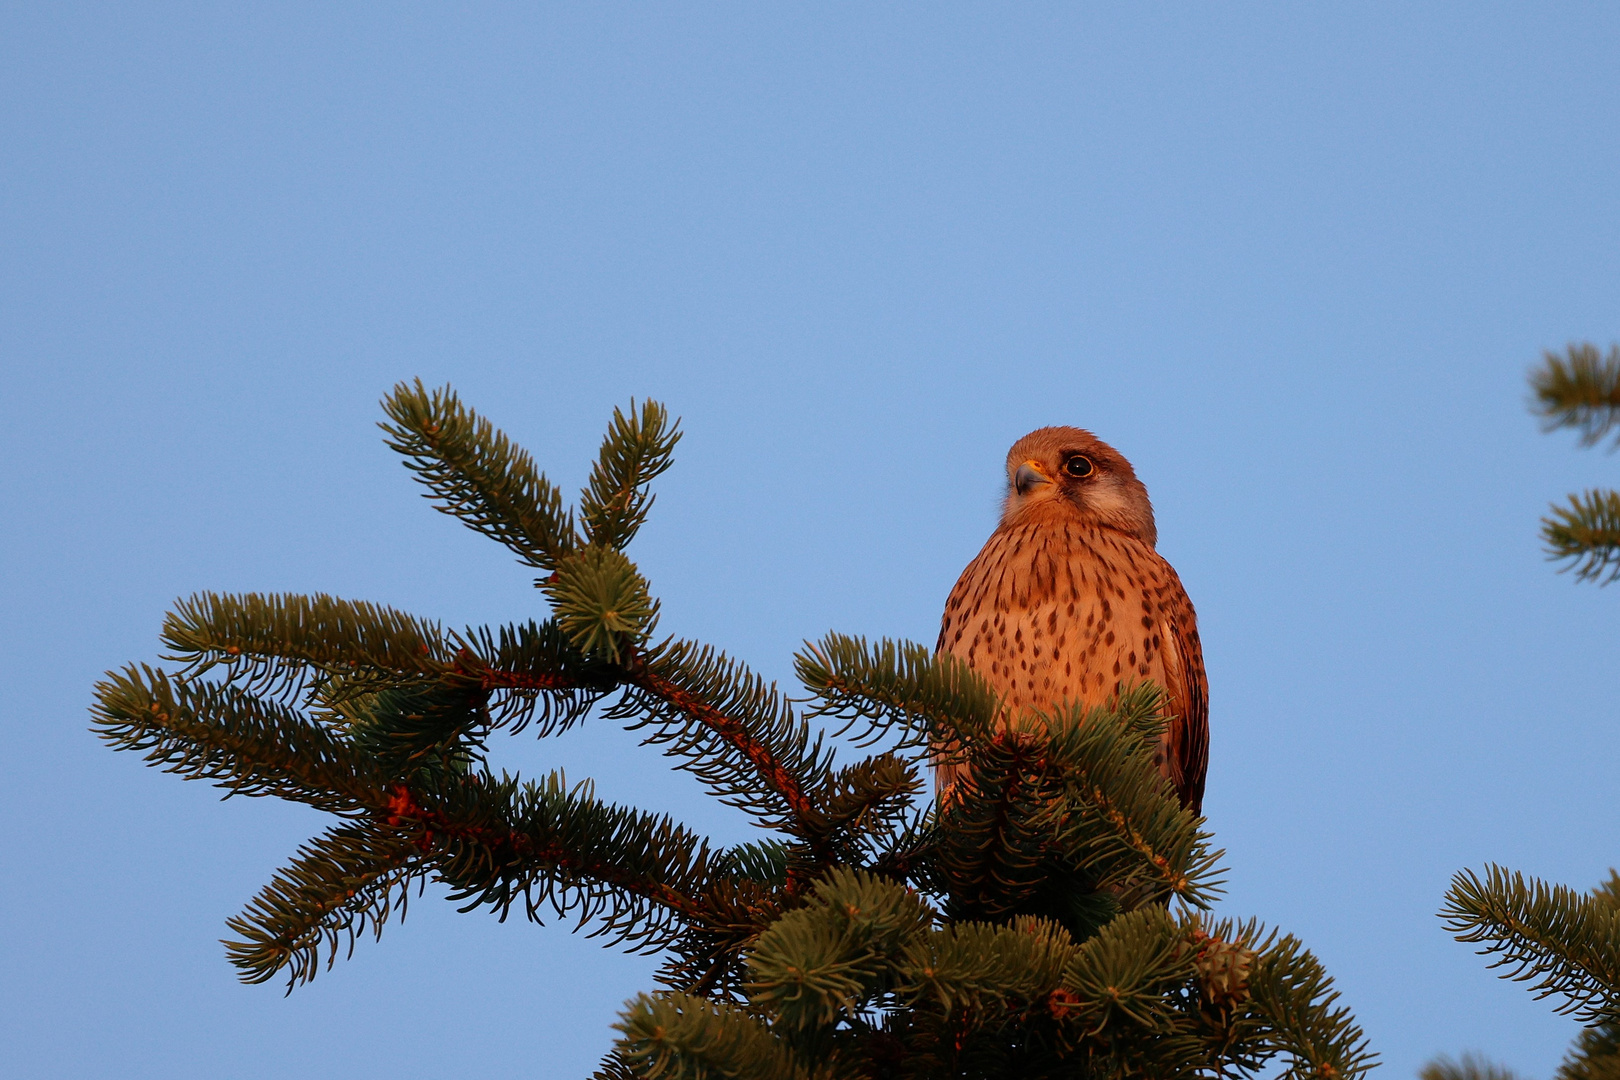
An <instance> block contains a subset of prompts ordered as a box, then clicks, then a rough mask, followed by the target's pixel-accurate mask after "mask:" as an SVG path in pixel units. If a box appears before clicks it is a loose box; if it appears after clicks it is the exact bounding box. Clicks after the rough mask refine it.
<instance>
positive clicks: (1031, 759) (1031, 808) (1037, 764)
mask: <svg viewBox="0 0 1620 1080" xmlns="http://www.w3.org/2000/svg"><path fill="white" fill-rule="evenodd" d="M1155 694H1156V691H1155V690H1154V689H1153V688H1151V687H1143V688H1139V689H1137V690H1136V691H1133V692H1132V693H1128V694H1126V695H1124V696H1123V697H1122V698H1121V700H1120V703H1119V704H1117V705H1116V707H1115V708H1112V709H1108V708H1097V709H1083V708H1074V709H1071V710H1069V711H1067V712H1065V713H1064V714H1062V715H1060V716H1058V717H1047V716H1044V715H1042V714H1039V713H1028V714H1026V715H1024V716H1023V717H1021V718H1020V719H1019V720H1018V721H1017V722H1016V723H1015V724H1014V725H1013V727H1012V728H1011V729H1010V730H1008V731H1006V732H1003V733H1002V734H1000V735H997V736H996V737H995V738H994V739H992V740H990V741H989V742H988V743H985V744H983V745H982V746H973V745H970V746H968V747H966V748H965V750H964V752H963V754H962V757H961V760H962V763H963V766H964V768H965V770H966V771H965V774H964V775H965V780H964V781H963V783H962V784H961V785H960V787H961V789H962V792H961V797H960V798H959V799H958V800H956V801H954V802H953V803H952V804H950V805H948V806H946V807H944V808H943V809H942V811H941V814H940V827H939V829H938V831H937V834H936V835H937V837H938V844H939V849H938V850H939V854H938V864H937V865H938V872H939V874H940V875H941V877H940V879H939V883H938V884H939V887H943V888H945V889H946V891H948V892H949V893H950V894H951V895H952V896H953V898H954V900H953V906H952V907H951V914H952V916H953V917H957V918H999V917H1004V916H1006V915H1008V914H1011V913H1014V912H1019V911H1027V910H1030V909H1029V907H1028V905H1030V904H1034V905H1036V908H1037V910H1040V911H1042V912H1044V913H1047V914H1050V915H1052V916H1053V917H1058V918H1062V919H1064V920H1065V922H1066V924H1067V925H1069V926H1070V928H1071V930H1075V931H1076V932H1080V931H1082V930H1083V926H1082V925H1081V923H1080V922H1074V921H1071V918H1072V917H1078V918H1080V919H1081V920H1085V919H1087V918H1088V916H1087V915H1086V911H1085V909H1086V907H1087V905H1086V903H1085V902H1083V901H1080V902H1081V905H1082V906H1081V907H1080V908H1075V907H1074V905H1075V903H1076V902H1077V901H1079V897H1080V895H1081V894H1084V893H1092V894H1096V893H1100V892H1106V893H1108V894H1109V895H1111V896H1112V897H1113V898H1114V900H1115V901H1117V902H1118V903H1119V904H1121V905H1123V906H1124V907H1125V908H1126V909H1127V910H1128V909H1130V908H1134V907H1137V906H1140V905H1142V904H1146V903H1151V902H1160V903H1162V902H1165V901H1167V900H1169V899H1170V898H1171V897H1179V898H1180V899H1181V900H1182V901H1183V902H1185V903H1188V904H1191V905H1193V906H1195V907H1204V906H1207V905H1208V904H1209V903H1210V902H1211V900H1212V899H1213V897H1214V896H1215V895H1216V894H1217V893H1218V892H1219V881H1218V880H1216V879H1214V878H1213V877H1212V875H1213V874H1214V873H1215V872H1216V867H1217V864H1218V862H1219V859H1220V855H1221V853H1220V852H1218V851H1212V850H1211V849H1210V847H1209V843H1208V841H1209V837H1208V835H1207V834H1205V833H1204V832H1202V831H1201V830H1200V829H1199V823H1200V819H1198V818H1196V817H1194V816H1193V815H1192V814H1191V813H1189V812H1188V811H1186V810H1184V809H1183V808H1182V807H1181V805H1180V802H1179V801H1178V800H1177V799H1176V797H1175V794H1174V792H1173V791H1172V790H1171V789H1170V787H1169V785H1168V783H1167V782H1166V781H1165V779H1164V778H1163V777H1162V776H1161V775H1160V774H1159V772H1158V770H1157V768H1156V767H1155V765H1154V762H1153V758H1152V750H1151V748H1152V746H1153V745H1154V743H1155V742H1156V733H1157V732H1158V731H1161V730H1162V724H1163V719H1162V717H1160V716H1158V715H1157V712H1156V710H1155V711H1154V712H1153V713H1152V714H1144V708H1145V707H1146V706H1145V703H1146V702H1149V701H1157V700H1159V699H1158V698H1157V697H1155V696H1153V695H1155ZM1043 897H1044V899H1043ZM1053 905H1056V906H1053ZM1104 917H1106V913H1104Z"/></svg>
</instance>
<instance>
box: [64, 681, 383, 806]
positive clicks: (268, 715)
mask: <svg viewBox="0 0 1620 1080" xmlns="http://www.w3.org/2000/svg"><path fill="white" fill-rule="evenodd" d="M95 692H96V703H95V705H94V706H92V707H91V715H92V716H93V717H94V722H93V727H94V729H95V730H96V733H97V734H98V735H99V736H100V737H101V739H102V740H103V741H105V742H106V743H108V744H109V745H110V746H112V747H113V749H115V750H133V751H136V752H139V753H142V754H144V756H145V759H146V761H147V763H148V764H151V765H155V766H159V767H161V768H162V769H163V770H164V771H165V772H173V773H179V774H180V775H182V776H184V777H185V778H186V779H188V780H211V781H213V782H215V783H216V784H218V785H219V786H220V787H223V788H226V789H228V790H229V791H230V792H231V794H233V795H275V796H279V797H280V798H283V799H290V800H292V801H294V802H302V803H307V804H309V805H310V806H313V807H315V808H316V809H319V810H327V811H330V812H332V813H335V814H354V813H358V812H361V811H363V810H365V809H366V808H368V807H376V806H379V805H381V804H382V802H383V798H384V797H383V795H382V789H383V786H384V784H385V779H384V776H383V774H382V773H381V772H380V771H379V770H377V769H376V768H375V767H374V766H373V765H372V764H371V763H370V762H369V761H367V760H366V759H365V758H364V757H363V756H362V755H360V754H358V753H356V752H355V750H354V749H353V748H352V747H351V746H349V745H347V744H346V743H345V742H344V741H343V740H341V739H340V738H339V737H338V736H336V735H335V734H334V733H332V732H331V731H330V730H328V729H327V728H325V727H323V726H322V725H320V724H317V723H315V722H313V721H311V720H308V719H306V718H305V717H303V716H301V715H300V714H298V713H297V712H295V711H293V710H292V709H290V708H287V707H286V706H284V705H281V704H278V703H276V702H273V701H264V700H262V699H259V698H256V697H254V696H253V695H251V694H248V693H245V692H244V691H242V690H239V689H237V688H236V687H233V686H222V685H219V684H217V683H208V682H191V681H188V680H182V679H178V678H173V677H171V676H169V675H166V674H165V673H163V672H161V671H158V670H155V669H153V668H151V667H147V666H146V665H144V664H143V665H140V666H139V667H137V666H135V665H131V666H129V667H127V668H125V669H124V670H123V671H122V672H116V673H115V672H109V673H108V677H107V678H106V679H105V680H103V681H101V682H99V683H97V684H96V690H95Z"/></svg>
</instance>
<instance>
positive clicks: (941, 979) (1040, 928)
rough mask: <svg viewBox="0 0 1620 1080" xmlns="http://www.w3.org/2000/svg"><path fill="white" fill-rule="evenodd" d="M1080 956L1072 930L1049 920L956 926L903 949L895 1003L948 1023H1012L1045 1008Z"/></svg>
mask: <svg viewBox="0 0 1620 1080" xmlns="http://www.w3.org/2000/svg"><path fill="white" fill-rule="evenodd" d="M1074 956H1075V946H1074V941H1073V939H1072V938H1070V936H1069V933H1068V931H1067V930H1064V929H1063V928H1062V927H1061V926H1059V925H1057V924H1056V923H1053V922H1050V921H1048V920H1045V919H1039V918H1034V917H1031V916H1019V917H1018V918H1016V919H1014V920H1013V921H1012V923H1011V924H1009V925H1005V926H1003V925H997V924H994V923H980V922H963V923H954V924H951V925H947V926H942V927H939V928H938V929H936V930H934V931H932V932H929V933H920V934H915V935H912V936H911V938H910V939H909V940H908V941H906V942H905V943H904V945H903V948H902V954H901V956H900V958H899V961H898V963H897V964H896V982H897V986H896V988H895V997H896V999H897V1000H899V1001H902V1002H905V1003H906V1004H908V1005H910V1006H913V1007H915V1006H917V1005H925V1006H927V1007H930V1008H932V1009H934V1010H937V1012H938V1013H939V1014H940V1015H942V1016H949V1015H952V1014H953V1013H968V1014H972V1015H977V1016H983V1017H985V1018H986V1019H990V1018H998V1019H1009V1018H1011V1017H1012V1016H1014V1015H1015V1014H1017V1013H1020V1012H1024V1011H1026V1010H1028V1009H1030V1008H1032V1007H1041V1008H1046V1007H1047V1003H1048V1002H1049V1000H1050V999H1051V998H1052V995H1053V994H1054V993H1055V992H1056V991H1057V990H1058V989H1059V985H1060V983H1061V981H1062V978H1063V972H1064V968H1065V966H1066V965H1067V964H1068V963H1069V962H1070V961H1071V960H1072V959H1073V958H1074ZM1060 1008H1061V1006H1060Z"/></svg>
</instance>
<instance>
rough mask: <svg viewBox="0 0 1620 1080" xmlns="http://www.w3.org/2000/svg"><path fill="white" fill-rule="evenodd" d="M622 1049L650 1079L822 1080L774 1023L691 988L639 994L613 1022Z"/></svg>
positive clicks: (827, 1073)
mask: <svg viewBox="0 0 1620 1080" xmlns="http://www.w3.org/2000/svg"><path fill="white" fill-rule="evenodd" d="M613 1026H614V1027H615V1028H617V1029H618V1030H619V1031H621V1032H623V1033H624V1035H623V1037H622V1038H620V1039H619V1041H618V1046H617V1048H618V1053H619V1054H620V1055H621V1056H622V1057H624V1058H625V1059H626V1060H627V1061H629V1062H631V1064H632V1066H633V1067H634V1069H635V1070H636V1075H637V1076H641V1077H645V1078H647V1080H717V1078H723V1080H820V1078H822V1077H829V1078H830V1077H831V1076H833V1075H834V1074H833V1073H832V1072H830V1071H828V1070H824V1069H813V1068H811V1067H809V1066H808V1065H806V1064H805V1063H804V1062H802V1061H800V1060H799V1059H798V1057H797V1055H795V1054H794V1052H793V1051H792V1050H791V1049H790V1048H789V1047H788V1046H787V1044H785V1043H784V1042H782V1041H781V1040H780V1039H778V1038H777V1037H776V1036H775V1035H774V1034H772V1032H771V1030H770V1028H769V1027H767V1026H766V1025H765V1024H763V1023H761V1022H760V1021H759V1020H757V1019H755V1018H754V1017H752V1016H750V1015H748V1014H747V1013H746V1012H743V1011H742V1010H741V1009H737V1008H734V1007H732V1006H729V1005H725V1004H721V1003H717V1002H712V1001H706V1000H704V999H703V998H699V997H692V996H689V995H687V994H659V995H656V996H650V995H647V994H641V995H638V996H637V997H636V998H635V999H634V1000H632V1001H631V1002H630V1005H629V1007H628V1008H627V1009H626V1010H625V1013H624V1015H623V1017H622V1018H621V1019H620V1021H619V1022H618V1023H617V1024H615V1025H613Z"/></svg>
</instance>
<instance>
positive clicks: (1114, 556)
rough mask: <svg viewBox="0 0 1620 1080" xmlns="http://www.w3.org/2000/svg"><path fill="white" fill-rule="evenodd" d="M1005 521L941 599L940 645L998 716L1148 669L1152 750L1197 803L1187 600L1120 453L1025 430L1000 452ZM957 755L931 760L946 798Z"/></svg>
mask: <svg viewBox="0 0 1620 1080" xmlns="http://www.w3.org/2000/svg"><path fill="white" fill-rule="evenodd" d="M1007 482H1008V490H1007V501H1006V505H1005V508H1004V509H1003V510H1002V514H1001V523H1000V524H999V525H998V526H997V527H996V531H995V532H994V533H992V534H991V536H990V539H989V540H988V541H986V542H985V545H984V549H983V550H981V551H980V552H979V554H978V556H977V557H976V558H975V559H974V560H973V561H972V562H971V563H969V564H968V567H967V569H966V570H964V571H962V576H961V577H960V578H959V579H958V580H957V582H956V587H955V588H954V589H952V590H951V595H950V599H949V600H948V601H947V602H946V604H945V616H944V619H943V620H942V623H941V626H940V631H939V644H938V646H937V647H936V651H938V652H948V653H950V654H952V655H953V656H956V657H957V658H958V659H961V660H964V661H966V662H967V664H968V666H969V667H971V668H973V669H974V670H975V671H977V672H978V673H979V674H980V675H982V676H983V677H984V678H986V679H987V680H988V681H989V682H990V685H991V686H992V687H993V688H994V689H995V690H996V692H997V693H998V694H999V695H1000V696H1001V701H1002V718H1001V722H1002V723H1003V724H1007V723H1010V722H1011V721H1012V720H1013V719H1014V718H1015V717H1016V716H1017V715H1018V714H1019V713H1021V712H1023V711H1024V710H1026V709H1040V710H1043V711H1050V710H1053V709H1055V708H1057V707H1058V706H1061V705H1063V704H1064V703H1066V702H1067V703H1072V704H1080V705H1085V706H1094V705H1104V704H1106V703H1108V702H1109V701H1110V700H1111V699H1113V698H1114V697H1115V696H1116V695H1117V694H1118V693H1119V691H1120V690H1122V689H1125V688H1127V687H1130V686H1132V685H1134V684H1137V683H1142V682H1146V681H1148V680H1152V681H1153V682H1155V683H1157V684H1159V686H1161V687H1163V688H1164V690H1165V692H1166V693H1167V695H1168V699H1169V700H1168V702H1167V709H1168V711H1169V712H1170V713H1171V714H1172V718H1171V720H1170V722H1169V725H1168V727H1167V728H1166V730H1165V734H1164V738H1163V740H1162V742H1161V744H1160V747H1159V750H1158V753H1157V755H1156V760H1157V762H1158V765H1159V770H1160V772H1161V773H1163V775H1164V776H1165V777H1166V778H1167V779H1168V780H1169V781H1170V783H1171V785H1172V786H1173V787H1174V788H1175V790H1176V792H1177V794H1178V795H1179V796H1180V798H1181V803H1182V805H1183V806H1185V807H1187V808H1188V809H1190V810H1192V811H1193V812H1194V813H1197V812H1199V810H1200V808H1201V805H1202V803H1203V798H1204V771H1205V768H1206V766H1207V765H1208V762H1209V696H1208V683H1207V681H1206V680H1205V677H1204V654H1203V650H1202V649H1201V648H1200V647H1199V643H1198V624H1197V619H1196V617H1195V616H1194V614H1193V606H1192V601H1190V600H1188V599H1187V593H1186V592H1185V590H1183V589H1182V586H1181V579H1180V578H1178V577H1177V576H1176V572H1175V570H1173V569H1172V568H1171V566H1170V564H1169V563H1167V562H1165V561H1164V559H1163V558H1162V557H1161V556H1160V555H1159V553H1158V552H1157V551H1155V550H1154V544H1155V543H1156V542H1157V540H1158V530H1157V529H1156V528H1155V526H1154V524H1153V506H1152V504H1151V503H1150V502H1148V494H1147V488H1145V487H1143V486H1142V482H1141V481H1140V480H1138V479H1137V478H1136V472H1135V470H1133V469H1132V468H1131V463H1130V462H1128V461H1126V460H1125V458H1124V456H1123V455H1121V454H1120V453H1119V451H1117V450H1115V449H1114V448H1113V447H1111V446H1109V445H1108V444H1107V443H1105V442H1103V441H1102V440H1101V439H1099V438H1097V437H1096V436H1095V435H1093V434H1091V432H1089V431H1082V430H1081V429H1079V428H1072V427H1046V428H1041V429H1040V430H1038V431H1032V432H1030V433H1029V434H1028V435H1025V436H1024V437H1023V438H1022V439H1019V440H1018V441H1017V442H1016V443H1014V444H1013V448H1012V449H1011V450H1010V451H1008V453H1007ZM958 771H959V770H958V769H957V768H956V767H955V766H953V765H952V764H950V763H948V762H942V763H941V764H940V765H939V767H938V770H937V780H938V787H939V796H940V799H941V801H942V802H943V801H944V800H946V799H947V798H949V796H950V792H951V789H952V788H953V787H954V786H955V785H956V784H957V783H959V782H960V780H961V777H960V776H959V775H958Z"/></svg>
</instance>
